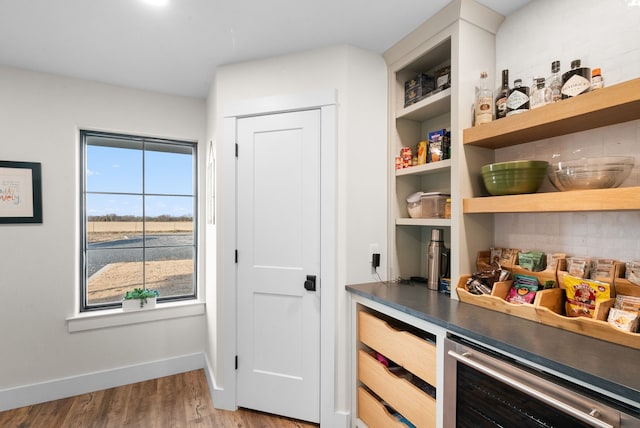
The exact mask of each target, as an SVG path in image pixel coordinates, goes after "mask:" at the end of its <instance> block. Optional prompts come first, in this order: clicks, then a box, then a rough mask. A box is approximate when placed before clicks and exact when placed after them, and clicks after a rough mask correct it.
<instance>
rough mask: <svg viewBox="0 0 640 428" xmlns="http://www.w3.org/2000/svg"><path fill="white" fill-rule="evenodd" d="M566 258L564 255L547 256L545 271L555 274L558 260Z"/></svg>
mask: <svg viewBox="0 0 640 428" xmlns="http://www.w3.org/2000/svg"><path fill="white" fill-rule="evenodd" d="M566 257H567V255H566V254H565V253H553V254H547V267H546V268H545V270H546V271H550V272H555V271H556V269H557V267H558V260H562V259H564V258H566Z"/></svg>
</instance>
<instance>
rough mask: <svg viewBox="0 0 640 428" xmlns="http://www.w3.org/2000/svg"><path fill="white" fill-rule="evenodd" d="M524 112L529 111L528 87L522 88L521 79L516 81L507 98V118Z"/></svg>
mask: <svg viewBox="0 0 640 428" xmlns="http://www.w3.org/2000/svg"><path fill="white" fill-rule="evenodd" d="M525 111H529V87H528V86H522V79H516V80H514V81H513V89H511V91H510V92H509V98H507V116H512V115H514V114H518V113H524V112H525Z"/></svg>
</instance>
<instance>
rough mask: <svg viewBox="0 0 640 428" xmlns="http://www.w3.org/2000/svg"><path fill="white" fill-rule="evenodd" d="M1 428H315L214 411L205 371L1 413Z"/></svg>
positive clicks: (263, 416)
mask: <svg viewBox="0 0 640 428" xmlns="http://www.w3.org/2000/svg"><path fill="white" fill-rule="evenodd" d="M0 427H2V428H71V427H74V428H75V427H77V428H97V427H101V428H112V427H113V428H116V427H117V428H124V427H126V428H133V427H136V428H171V427H174V428H182V427H235V428H276V427H284V428H294V427H295V428H317V427H318V425H317V424H310V423H307V422H301V421H296V420H293V419H288V418H283V417H280V416H274V415H268V414H264V413H260V412H256V411H252V410H246V409H240V410H238V411H236V412H230V411H225V410H216V409H214V408H213V405H212V404H211V396H210V395H209V389H208V386H207V381H206V377H205V374H204V371H203V370H196V371H192V372H187V373H182V374H179V375H175V376H168V377H163V378H160V379H154V380H149V381H145V382H140V383H135V384H131V385H127V386H122V387H118V388H111V389H106V390H104V391H98V392H93V393H90V394H83V395H78V396H76V397H71V398H65V399H62V400H57V401H50V402H48V403H42V404H36V405H33V406H27V407H21V408H19V409H14V410H9V411H6V412H0Z"/></svg>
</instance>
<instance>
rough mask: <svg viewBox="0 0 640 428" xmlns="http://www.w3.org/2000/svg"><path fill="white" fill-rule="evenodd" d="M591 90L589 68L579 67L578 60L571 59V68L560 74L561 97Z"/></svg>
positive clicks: (569, 96)
mask: <svg viewBox="0 0 640 428" xmlns="http://www.w3.org/2000/svg"><path fill="white" fill-rule="evenodd" d="M590 90H591V69H590V68H589V67H580V60H579V59H574V60H573V61H571V70H569V71H567V72H566V73H564V74H563V75H562V99H565V98H571V97H575V96H578V95H580V94H584V93H587V92H589V91H590Z"/></svg>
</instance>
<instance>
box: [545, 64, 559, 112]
mask: <svg viewBox="0 0 640 428" xmlns="http://www.w3.org/2000/svg"><path fill="white" fill-rule="evenodd" d="M547 88H549V89H550V90H551V102H553V103H555V102H556V101H560V100H561V99H562V77H560V61H553V62H552V63H551V76H549V78H548V79H547Z"/></svg>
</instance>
